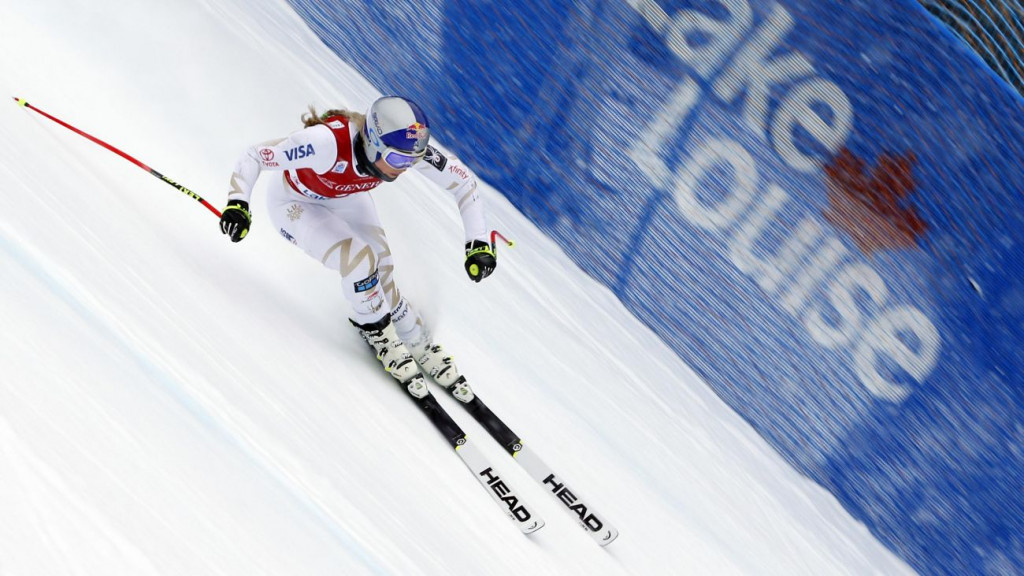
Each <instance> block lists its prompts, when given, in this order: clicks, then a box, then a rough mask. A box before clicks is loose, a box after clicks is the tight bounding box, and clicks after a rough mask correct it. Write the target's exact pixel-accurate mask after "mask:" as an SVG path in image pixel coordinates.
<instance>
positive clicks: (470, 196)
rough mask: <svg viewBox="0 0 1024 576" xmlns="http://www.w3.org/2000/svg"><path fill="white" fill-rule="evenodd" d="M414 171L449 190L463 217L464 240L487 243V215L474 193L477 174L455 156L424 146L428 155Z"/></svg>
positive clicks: (478, 196) (478, 197) (480, 199)
mask: <svg viewBox="0 0 1024 576" xmlns="http://www.w3.org/2000/svg"><path fill="white" fill-rule="evenodd" d="M413 169H415V170H417V171H418V172H420V173H421V174H423V175H424V176H426V177H427V179H428V180H431V181H432V182H434V183H435V184H437V185H438V186H440V187H441V188H442V189H443V190H446V191H448V192H449V193H450V194H451V195H452V198H453V199H454V200H455V204H456V205H457V206H458V207H459V214H460V215H461V216H462V229H463V233H464V235H465V238H464V240H465V241H466V242H467V243H469V242H473V241H482V242H487V241H488V237H487V234H488V231H487V216H486V210H485V209H484V202H483V198H481V197H480V193H479V192H478V191H477V189H476V187H477V179H476V175H475V174H474V173H473V171H472V170H470V169H469V167H468V166H466V165H465V164H463V163H462V161H461V160H459V158H458V157H457V156H455V155H454V154H449V153H447V152H442V151H440V150H438V149H437V148H434V147H433V146H427V155H426V156H424V158H423V160H421V161H419V162H417V163H416V164H414V165H413Z"/></svg>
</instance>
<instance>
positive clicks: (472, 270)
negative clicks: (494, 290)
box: [466, 240, 498, 282]
mask: <svg viewBox="0 0 1024 576" xmlns="http://www.w3.org/2000/svg"><path fill="white" fill-rule="evenodd" d="M497 266H498V258H497V255H496V254H495V253H494V249H493V248H492V247H491V245H490V244H488V243H487V242H484V241H483V240H473V241H472V242H466V274H469V279H470V280H472V281H473V282H479V281H481V280H483V279H484V278H487V277H488V276H490V274H491V272H494V269H495V268H496V267H497Z"/></svg>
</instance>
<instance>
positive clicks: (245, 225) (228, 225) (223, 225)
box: [220, 200, 252, 242]
mask: <svg viewBox="0 0 1024 576" xmlns="http://www.w3.org/2000/svg"><path fill="white" fill-rule="evenodd" d="M250 224H252V214H250V213H249V203H248V202H246V201H245V200H230V201H228V206H227V208H225V209H224V211H223V212H221V216H220V231H221V232H223V233H224V234H227V235H228V236H230V237H231V241H232V242H238V241H240V240H241V239H242V238H245V235H246V234H248V233H249V225H250Z"/></svg>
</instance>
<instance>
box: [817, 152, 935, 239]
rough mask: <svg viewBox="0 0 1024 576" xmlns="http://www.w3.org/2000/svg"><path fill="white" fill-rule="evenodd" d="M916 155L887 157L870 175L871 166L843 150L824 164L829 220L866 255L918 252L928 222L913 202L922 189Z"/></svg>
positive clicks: (881, 158) (886, 155) (880, 160)
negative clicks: (917, 178) (902, 250)
mask: <svg viewBox="0 0 1024 576" xmlns="http://www.w3.org/2000/svg"><path fill="white" fill-rule="evenodd" d="M916 162H917V157H916V156H915V155H914V154H913V152H911V153H909V154H905V155H902V156H895V155H892V154H888V153H886V154H882V155H881V156H880V157H879V158H878V164H877V165H876V166H875V167H874V168H873V169H872V170H871V172H870V174H866V173H865V169H866V168H867V162H865V161H864V160H863V159H862V158H858V157H857V156H854V155H853V153H852V152H850V151H849V150H848V149H846V148H843V149H842V150H841V151H840V152H839V154H838V155H837V156H836V157H835V159H834V160H833V161H832V162H831V163H830V164H829V165H827V166H825V176H826V183H827V185H828V203H829V208H828V209H827V210H826V211H825V212H824V216H825V219H826V220H828V221H829V222H830V223H831V224H832V225H833V226H835V227H836V228H838V229H839V230H842V231H844V232H846V233H847V234H849V235H850V237H851V238H852V239H853V241H854V243H856V244H857V247H858V248H860V250H861V251H862V252H864V253H865V254H867V255H871V254H872V253H874V252H876V251H878V250H886V249H888V250H895V249H899V248H913V247H915V246H916V245H917V239H918V238H919V237H920V236H921V235H922V234H924V232H925V230H927V229H928V224H927V223H926V222H925V221H924V220H923V219H922V218H921V216H920V215H919V214H918V213H917V209H916V208H915V207H914V206H913V205H911V204H910V202H909V196H910V194H911V193H913V192H914V190H915V189H916V188H917V183H916V182H915V181H914V175H913V172H912V169H913V165H914V164H915V163H916Z"/></svg>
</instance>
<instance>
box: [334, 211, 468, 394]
mask: <svg viewBox="0 0 1024 576" xmlns="http://www.w3.org/2000/svg"><path fill="white" fill-rule="evenodd" d="M359 196H361V197H362V198H360V200H359V204H358V205H357V204H356V203H354V202H353V203H352V206H351V207H347V208H346V210H347V213H346V215H345V218H346V220H348V221H349V222H351V223H352V225H353V227H354V228H355V229H356V230H357V231H358V233H359V234H360V235H361V236H362V237H363V238H365V239H366V240H367V241H368V242H369V243H370V244H371V245H372V246H373V250H374V253H375V254H376V255H377V269H378V270H379V273H380V286H381V289H382V290H383V291H384V296H385V299H386V300H387V302H388V306H389V309H390V312H391V321H392V322H393V323H394V325H395V330H396V331H397V333H398V337H399V338H401V339H402V341H403V342H405V345H406V346H407V347H408V348H409V351H410V352H411V353H412V355H413V357H414V358H415V359H416V362H417V363H419V365H420V367H422V368H423V371H424V372H426V373H428V374H430V376H432V377H433V378H434V379H435V380H436V381H437V383H438V384H441V385H442V386H444V387H445V388H450V387H452V386H453V385H455V384H456V383H457V382H458V383H459V386H458V387H457V389H456V396H457V397H460V398H465V401H466V402H468V401H469V400H471V399H472V391H471V390H470V389H469V387H468V386H466V385H465V384H464V381H465V380H464V379H461V378H460V374H459V370H458V368H457V367H456V366H455V362H454V360H453V359H452V357H451V356H450V355H448V354H447V353H446V352H445V351H444V349H443V348H442V347H441V346H440V345H439V344H437V343H436V342H434V340H433V337H432V335H431V333H430V330H429V329H428V328H427V327H426V326H425V325H424V323H423V319H422V318H421V317H420V315H419V313H418V312H417V311H416V308H415V307H414V306H413V305H412V304H411V303H410V302H409V301H408V299H406V298H405V297H403V296H402V294H401V292H400V291H399V289H398V285H397V284H396V282H395V278H394V269H395V266H394V259H393V257H392V255H391V248H390V246H388V238H387V234H386V233H385V232H384V228H383V227H382V226H381V224H380V218H379V216H378V215H377V210H376V208H375V206H374V204H373V201H372V199H371V198H370V197H369V195H365V194H363V195H359ZM460 380H462V382H459V381H460ZM460 394H461V396H460Z"/></svg>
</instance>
